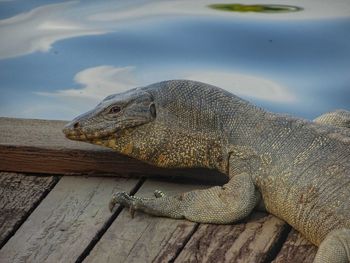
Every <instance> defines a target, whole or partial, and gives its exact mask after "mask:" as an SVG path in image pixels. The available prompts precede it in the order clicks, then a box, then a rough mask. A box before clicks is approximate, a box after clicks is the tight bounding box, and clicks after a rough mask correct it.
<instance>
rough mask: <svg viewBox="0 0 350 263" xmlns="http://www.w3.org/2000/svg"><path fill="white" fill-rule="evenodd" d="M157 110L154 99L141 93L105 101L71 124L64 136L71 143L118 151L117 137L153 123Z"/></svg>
mask: <svg viewBox="0 0 350 263" xmlns="http://www.w3.org/2000/svg"><path fill="white" fill-rule="evenodd" d="M155 117H156V109H155V105H154V103H153V98H152V96H151V95H150V94H149V93H147V92H144V91H142V90H140V89H133V90H130V91H127V92H124V93H120V94H114V95H110V96H108V97H106V98H105V99H104V100H103V101H102V102H101V103H99V104H98V105H97V106H96V107H95V108H94V109H93V110H90V111H88V112H86V113H84V114H82V115H80V116H78V117H76V118H75V119H73V120H72V121H71V122H69V123H68V124H67V125H66V126H65V127H64V128H63V133H64V134H65V136H66V137H67V138H69V139H71V140H77V141H85V142H89V143H93V144H98V145H104V146H108V147H111V148H114V147H116V145H115V144H116V140H117V139H118V137H123V135H125V134H128V133H130V132H132V130H133V129H134V128H135V127H138V126H140V125H144V124H147V123H150V122H152V121H153V120H154V119H155Z"/></svg>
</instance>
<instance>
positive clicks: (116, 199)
mask: <svg viewBox="0 0 350 263" xmlns="http://www.w3.org/2000/svg"><path fill="white" fill-rule="evenodd" d="M116 204H121V205H124V206H126V207H132V206H133V198H132V196H130V195H128V193H126V192H118V193H115V194H113V195H112V198H111V201H110V202H109V204H108V207H109V211H111V212H112V211H113V208H114V207H115V205H116Z"/></svg>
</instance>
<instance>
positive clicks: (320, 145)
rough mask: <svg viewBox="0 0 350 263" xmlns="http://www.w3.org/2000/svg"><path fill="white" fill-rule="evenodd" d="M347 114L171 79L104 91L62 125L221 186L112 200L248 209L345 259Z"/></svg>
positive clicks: (212, 218) (224, 218)
mask: <svg viewBox="0 0 350 263" xmlns="http://www.w3.org/2000/svg"><path fill="white" fill-rule="evenodd" d="M349 120H350V113H349V112H348V111H335V112H331V113H327V114H325V115H322V116H320V117H319V118H317V119H316V120H315V122H311V121H307V120H303V119H299V118H294V117H291V116H287V115H280V114H275V113H271V112H268V111H266V110H263V109H261V108H259V107H257V106H254V105H253V104H251V103H249V102H248V101H245V100H243V99H241V98H239V97H237V96H235V95H233V94H231V93H229V92H227V91H225V90H223V89H220V88H217V87H214V86H211V85H208V84H205V83H200V82H195V81H188V80H171V81H164V82H160V83H155V84H152V85H149V86H146V87H139V88H135V89H132V90H129V91H126V92H124V93H120V94H115V95H110V96H108V97H106V98H105V99H104V100H103V101H102V102H101V103H100V104H98V105H97V106H96V108H94V109H93V110H91V111H89V112H87V113H85V114H83V115H81V116H78V117H77V118H75V119H74V120H73V121H71V122H70V123H69V124H67V125H66V126H65V128H64V129H63V132H64V133H65V135H66V137H67V138H69V139H72V140H78V141H84V142H89V143H93V144H98V145H103V146H106V147H110V148H112V149H114V150H116V151H117V152H119V153H121V154H124V155H127V156H131V157H133V158H136V159H139V160H141V161H144V162H147V163H150V164H153V165H156V166H159V167H166V168H188V167H205V168H209V169H217V170H219V171H220V172H222V173H224V174H226V175H227V176H228V178H229V181H228V183H227V184H225V185H223V186H214V187H211V188H209V189H205V190H194V191H191V192H187V193H182V194H179V195H176V196H167V195H166V194H164V193H162V192H161V191H155V197H154V198H142V197H136V196H130V195H128V194H127V193H126V192H118V193H115V194H114V195H113V197H112V200H111V203H110V208H111V209H112V208H113V206H114V205H115V204H116V203H120V204H123V205H125V206H127V207H130V208H131V210H132V211H135V210H141V211H144V212H146V213H150V214H153V215H157V216H166V217H172V218H185V219H188V220H191V221H195V222H202V223H215V224H230V223H234V222H237V221H239V220H241V219H242V218H245V217H247V216H248V215H249V214H250V213H251V212H252V210H253V209H255V208H257V207H260V208H261V207H263V208H264V209H265V210H266V211H267V212H269V213H271V214H273V215H275V216H277V217H279V218H281V219H283V220H285V221H286V222H287V223H288V224H290V225H291V226H292V227H293V228H295V229H296V230H298V231H299V232H301V233H302V234H303V235H304V236H305V237H306V238H307V239H308V240H310V241H311V242H312V243H313V244H315V245H317V246H319V249H318V252H317V255H316V257H315V261H314V262H317V263H326V262H339V263H340V262H349V261H350V147H349V146H350V124H349Z"/></svg>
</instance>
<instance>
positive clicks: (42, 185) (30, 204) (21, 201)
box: [0, 172, 58, 248]
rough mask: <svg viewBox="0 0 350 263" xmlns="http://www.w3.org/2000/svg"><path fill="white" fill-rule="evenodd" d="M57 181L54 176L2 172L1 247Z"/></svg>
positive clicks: (0, 175)
mask: <svg viewBox="0 0 350 263" xmlns="http://www.w3.org/2000/svg"><path fill="white" fill-rule="evenodd" d="M57 181H58V177H54V176H33V175H25V174H16V173H3V172H2V173H0V248H1V247H2V246H3V245H4V243H5V242H6V241H7V240H8V239H9V237H10V236H11V235H12V234H13V233H14V232H15V231H16V230H17V228H18V227H19V226H20V225H21V224H22V223H23V221H24V220H25V219H26V218H27V217H28V215H29V214H30V213H31V211H32V210H33V209H34V208H35V207H36V206H37V204H38V203H39V202H40V200H41V199H42V198H43V197H44V196H45V195H46V194H47V193H48V192H49V191H50V189H51V188H52V187H53V186H54V185H55V183H56V182H57Z"/></svg>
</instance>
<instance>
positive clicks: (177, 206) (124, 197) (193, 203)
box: [110, 173, 260, 224]
mask: <svg viewBox="0 0 350 263" xmlns="http://www.w3.org/2000/svg"><path fill="white" fill-rule="evenodd" d="M259 199H260V195H259V193H258V192H257V189H256V188H255V186H254V184H253V181H252V178H251V176H250V175H249V174H247V173H242V174H239V175H236V176H234V177H233V178H232V179H231V180H230V181H229V182H228V183H227V184H225V185H223V186H215V187H211V188H208V189H205V190H194V191H190V192H187V193H183V194H180V195H176V196H172V197H169V196H166V195H161V196H159V195H158V197H157V198H140V197H135V196H129V195H128V194H126V193H125V192H121V193H116V194H114V195H113V197H112V200H111V203H110V208H111V207H113V206H114V205H115V204H116V203H119V204H122V205H125V206H127V207H129V208H130V209H131V210H132V211H134V210H140V211H143V212H146V213H149V214H152V215H156V216H165V217H172V218H186V219H188V220H191V221H194V222H200V223H215V224H228V223H232V222H236V221H238V220H241V219H242V218H244V217H246V216H248V215H249V214H250V213H251V211H252V210H253V208H254V207H255V206H256V205H257V203H258V202H259Z"/></svg>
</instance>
